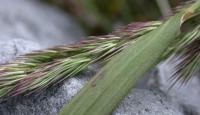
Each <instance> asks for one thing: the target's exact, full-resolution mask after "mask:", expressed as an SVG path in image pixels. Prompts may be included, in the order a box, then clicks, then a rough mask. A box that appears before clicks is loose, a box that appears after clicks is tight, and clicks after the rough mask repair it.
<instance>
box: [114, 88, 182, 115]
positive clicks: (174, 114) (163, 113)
mask: <svg viewBox="0 0 200 115" xmlns="http://www.w3.org/2000/svg"><path fill="white" fill-rule="evenodd" d="M178 108H179V107H178V105H176V104H175V103H173V102H172V101H171V100H170V99H169V98H168V97H167V96H166V95H165V94H164V93H162V92H160V91H158V90H145V89H133V90H132V91H131V92H130V94H129V95H128V96H127V97H126V98H125V99H124V101H123V102H122V103H121V104H120V105H119V107H118V108H117V110H116V111H115V112H114V114H113V115H183V112H182V110H181V109H178Z"/></svg>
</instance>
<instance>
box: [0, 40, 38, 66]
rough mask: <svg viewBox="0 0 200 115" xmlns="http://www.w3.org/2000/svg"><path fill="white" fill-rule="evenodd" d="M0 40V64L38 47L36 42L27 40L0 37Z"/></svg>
mask: <svg viewBox="0 0 200 115" xmlns="http://www.w3.org/2000/svg"><path fill="white" fill-rule="evenodd" d="M0 39H1V42H0V46H1V48H0V64H3V63H6V62H8V61H9V60H11V59H13V58H15V57H16V56H19V55H22V54H25V53H28V52H30V51H32V50H38V49H40V46H39V44H38V43H35V42H31V41H29V40H23V39H15V38H13V39H12V40H9V39H8V38H1V37H0Z"/></svg>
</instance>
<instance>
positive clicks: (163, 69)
mask: <svg viewBox="0 0 200 115" xmlns="http://www.w3.org/2000/svg"><path fill="white" fill-rule="evenodd" d="M173 66H174V64H172V63H169V62H168V60H167V61H165V62H164V63H162V64H160V65H159V66H158V69H159V78H158V81H159V82H158V83H159V84H158V87H159V88H160V89H161V90H162V91H163V92H165V93H166V94H168V95H169V96H171V98H172V100H173V101H174V102H177V103H178V104H179V105H180V106H182V107H183V109H184V112H185V115H200V106H199V104H200V98H199V95H200V80H199V78H198V76H199V75H197V76H194V77H193V78H192V79H191V80H190V81H189V82H188V83H187V84H186V85H181V83H180V82H177V83H176V85H175V86H174V87H172V89H170V90H169V87H170V86H171V85H172V84H171V83H172V82H171V81H170V80H169V79H170V76H171V73H173V70H172V67H173Z"/></svg>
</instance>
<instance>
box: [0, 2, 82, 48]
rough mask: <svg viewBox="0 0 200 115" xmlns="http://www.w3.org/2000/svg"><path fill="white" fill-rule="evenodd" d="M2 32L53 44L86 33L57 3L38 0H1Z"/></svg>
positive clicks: (0, 19)
mask: <svg viewBox="0 0 200 115" xmlns="http://www.w3.org/2000/svg"><path fill="white" fill-rule="evenodd" d="M0 36H6V37H7V36H8V37H9V38H24V39H28V40H32V41H36V42H38V43H39V44H40V45H41V46H42V47H49V46H52V45H59V44H67V43H68V44H69V43H72V42H74V41H76V40H80V38H82V37H83V36H84V34H83V32H82V30H81V29H80V27H79V26H78V25H77V24H76V22H75V21H74V20H73V19H71V18H70V17H69V16H68V15H67V14H65V13H64V12H62V11H61V10H59V9H58V8H56V7H53V6H48V5H46V4H44V3H40V2H39V1H38V0H0ZM0 40H1V39H0Z"/></svg>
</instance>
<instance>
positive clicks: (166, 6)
mask: <svg viewBox="0 0 200 115" xmlns="http://www.w3.org/2000/svg"><path fill="white" fill-rule="evenodd" d="M44 1H46V2H47V3H49V4H51V5H56V6H57V7H59V8H62V9H63V10H64V11H66V13H68V14H70V15H71V16H72V17H74V19H76V20H77V21H78V22H79V24H80V25H81V27H82V28H83V29H84V30H85V32H86V33H87V34H89V35H98V34H105V33H108V32H110V31H111V30H112V29H113V28H115V27H117V26H121V25H125V24H128V23H131V22H134V21H148V20H158V19H161V18H163V17H167V16H169V15H172V9H173V8H174V7H176V6H177V5H178V4H180V2H183V1H186V0H44Z"/></svg>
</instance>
